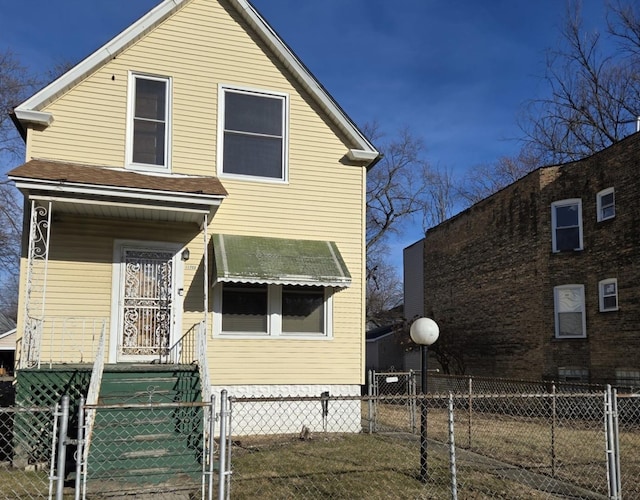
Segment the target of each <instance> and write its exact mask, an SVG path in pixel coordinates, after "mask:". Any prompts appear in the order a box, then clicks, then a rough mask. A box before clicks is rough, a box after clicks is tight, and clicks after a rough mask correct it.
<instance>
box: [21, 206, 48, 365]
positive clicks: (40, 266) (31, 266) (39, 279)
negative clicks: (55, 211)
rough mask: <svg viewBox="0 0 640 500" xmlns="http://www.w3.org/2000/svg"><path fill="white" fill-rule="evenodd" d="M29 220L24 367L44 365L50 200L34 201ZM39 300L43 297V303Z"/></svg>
mask: <svg viewBox="0 0 640 500" xmlns="http://www.w3.org/2000/svg"><path fill="white" fill-rule="evenodd" d="M29 219H30V223H29V247H28V249H27V276H26V280H25V295H24V314H23V332H22V349H21V352H20V363H19V366H20V368H26V367H33V366H36V365H39V364H40V347H41V342H42V325H43V323H44V313H45V306H46V290H47V269H48V265H49V238H50V236H51V202H50V201H49V202H48V203H47V204H46V206H44V205H38V204H37V203H36V200H31V212H30V217H29ZM38 300H40V303H39V304H38Z"/></svg>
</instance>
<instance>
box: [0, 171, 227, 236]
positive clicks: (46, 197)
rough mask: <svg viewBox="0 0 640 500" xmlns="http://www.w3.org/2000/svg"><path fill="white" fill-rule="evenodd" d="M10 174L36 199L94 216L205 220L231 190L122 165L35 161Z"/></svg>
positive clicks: (217, 183) (206, 180)
mask: <svg viewBox="0 0 640 500" xmlns="http://www.w3.org/2000/svg"><path fill="white" fill-rule="evenodd" d="M9 178H10V179H12V180H13V181H15V183H16V186H17V187H18V188H19V189H20V190H21V191H22V192H23V193H24V194H25V196H28V197H29V199H32V200H41V201H51V202H52V204H53V210H54V211H55V212H59V213H69V214H74V215H83V216H90V217H108V218H121V219H137V220H158V221H168V222H187V223H190V222H193V223H197V224H199V223H201V222H202V219H203V215H204V214H209V215H211V214H212V213H213V212H215V210H216V209H217V207H218V206H219V205H220V203H221V202H222V200H223V199H224V198H225V197H226V195H227V192H226V190H225V189H224V187H223V186H222V184H221V183H220V181H219V180H218V179H217V178H215V177H204V176H202V177H196V176H180V175H170V174H169V175H157V174H148V173H140V172H132V171H128V170H124V169H122V168H108V167H96V166H92V165H80V164H73V163H64V162H56V161H50V160H31V161H29V162H27V163H25V164H24V165H22V166H20V167H17V168H15V169H14V170H12V171H11V172H9Z"/></svg>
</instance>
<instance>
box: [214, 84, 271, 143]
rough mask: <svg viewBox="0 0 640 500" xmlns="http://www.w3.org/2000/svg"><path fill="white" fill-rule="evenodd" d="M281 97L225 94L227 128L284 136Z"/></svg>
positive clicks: (225, 121)
mask: <svg viewBox="0 0 640 500" xmlns="http://www.w3.org/2000/svg"><path fill="white" fill-rule="evenodd" d="M282 106H283V101H282V99H280V98H274V97H263V96H257V95H252V94H239V93H236V92H227V93H226V95H225V117H224V123H225V125H224V126H225V130H236V131H241V132H250V133H254V134H266V135H277V136H282Z"/></svg>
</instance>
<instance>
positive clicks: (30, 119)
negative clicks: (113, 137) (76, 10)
mask: <svg viewBox="0 0 640 500" xmlns="http://www.w3.org/2000/svg"><path fill="white" fill-rule="evenodd" d="M191 1H193V0H164V1H163V2H162V3H160V4H159V5H157V6H156V7H155V8H153V9H152V10H150V11H149V12H148V13H147V14H145V15H144V16H143V17H141V18H140V19H139V20H138V21H136V22H135V23H133V24H132V25H131V26H129V27H128V28H127V29H125V30H124V31H122V32H121V33H120V34H118V35H117V36H115V37H114V38H113V39H111V40H110V41H109V42H107V43H106V44H105V45H103V46H102V47H100V48H99V49H98V50H96V51H95V52H94V53H92V54H91V55H89V56H88V57H87V58H85V59H84V60H82V61H81V62H80V63H78V64H77V65H76V66H75V67H73V68H72V69H71V70H69V71H68V72H66V73H65V74H63V75H62V76H60V77H59V78H58V79H56V80H54V81H53V82H52V83H50V84H49V85H47V86H46V87H44V88H43V89H42V90H40V91H39V92H37V93H36V94H34V95H33V96H32V97H30V98H29V99H27V100H26V101H24V102H23V103H22V104H20V105H18V106H17V107H16V108H14V111H13V117H14V122H15V123H16V125H17V127H18V129H19V130H20V132H21V133H22V134H23V136H24V131H25V130H26V126H27V125H28V124H33V125H37V126H41V127H42V126H45V127H47V126H49V125H51V123H52V122H53V115H52V114H51V113H48V112H44V111H42V109H43V108H44V107H45V106H46V105H47V104H48V103H50V102H51V101H53V100H54V99H55V98H56V97H58V96H59V95H61V94H62V93H64V92H66V91H67V90H68V89H70V88H71V87H73V86H74V85H76V84H77V83H78V82H79V81H81V80H82V79H84V78H85V77H86V76H87V75H89V74H90V73H91V72H92V71H94V70H95V69H96V68H97V67H99V66H101V65H103V64H105V63H106V62H107V61H109V60H110V59H112V58H114V57H116V56H117V55H118V54H119V53H121V52H122V51H124V50H125V49H127V48H128V47H129V46H130V45H132V44H133V43H134V42H135V41H136V40H138V39H140V38H141V37H143V36H144V35H145V34H147V33H148V32H150V31H151V30H152V29H154V28H155V27H156V26H158V25H159V24H160V23H161V22H162V21H164V20H165V19H167V18H168V17H170V16H171V15H173V14H174V13H175V12H177V11H178V10H179V9H180V8H181V7H182V6H183V5H186V4H187V3H189V2H191ZM216 1H226V2H228V3H229V4H230V5H231V6H232V7H233V8H234V9H235V10H236V11H237V12H238V13H239V14H240V16H241V17H242V18H243V19H244V20H245V21H246V22H247V24H248V25H249V26H250V27H251V28H252V29H253V31H254V32H255V33H256V34H257V35H258V37H259V38H260V39H261V40H262V41H263V42H264V43H266V44H267V46H268V47H269V48H271V50H273V52H274V54H275V55H276V57H277V58H278V59H279V60H280V61H281V62H282V63H283V64H284V65H285V67H286V68H287V69H288V70H289V71H290V73H291V74H292V76H293V77H294V78H295V79H296V80H297V81H298V82H299V83H300V84H301V85H302V86H303V87H304V88H305V90H306V91H307V92H309V94H310V95H311V97H312V98H313V99H314V100H315V101H316V103H317V104H318V105H319V106H320V107H321V108H322V109H323V110H324V111H325V112H326V113H327V114H328V116H329V117H330V118H331V120H332V121H333V122H334V123H335V124H336V125H337V126H338V128H339V129H340V130H341V131H342V132H343V133H344V134H345V135H346V137H347V138H348V139H349V140H350V141H351V143H352V144H353V145H354V147H353V148H352V149H350V150H349V151H348V153H347V156H348V157H349V159H350V160H352V161H358V162H362V163H364V164H367V165H370V164H372V163H373V162H375V161H376V160H377V159H378V157H379V156H380V154H379V153H378V151H377V150H376V149H375V147H374V146H373V145H372V144H371V143H370V142H369V140H368V139H367V138H366V137H365V136H364V134H363V133H362V132H361V131H360V130H359V129H358V127H357V126H356V125H355V123H354V122H353V121H352V120H351V119H350V118H349V117H348V116H347V114H346V113H345V112H344V111H343V110H342V108H341V107H340V106H339V105H338V104H337V102H336V101H335V100H334V99H333V97H331V95H329V93H328V92H327V90H326V89H325V88H324V87H323V86H322V84H320V82H319V81H318V80H317V79H316V78H315V77H314V76H313V74H312V73H311V72H310V71H309V70H308V69H307V67H306V66H305V65H304V64H303V63H302V62H301V61H300V60H299V59H298V57H297V56H296V55H295V53H294V52H293V51H292V50H291V49H290V48H289V46H288V45H287V44H286V43H285V42H284V41H283V40H282V39H281V38H280V37H279V36H278V34H277V33H276V32H275V30H274V29H273V28H272V27H271V26H269V24H268V23H267V22H266V21H265V20H264V18H263V17H262V16H261V15H260V14H259V13H258V11H257V10H256V9H255V7H253V5H251V3H249V2H248V1H247V0H216Z"/></svg>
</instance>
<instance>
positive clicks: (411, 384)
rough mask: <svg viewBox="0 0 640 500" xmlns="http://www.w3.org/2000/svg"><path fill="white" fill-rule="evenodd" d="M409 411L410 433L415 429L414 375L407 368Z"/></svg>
mask: <svg viewBox="0 0 640 500" xmlns="http://www.w3.org/2000/svg"><path fill="white" fill-rule="evenodd" d="M409 413H410V414H411V433H412V434H414V433H415V432H416V430H417V426H416V377H415V373H414V371H413V370H409Z"/></svg>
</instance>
